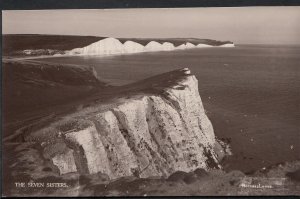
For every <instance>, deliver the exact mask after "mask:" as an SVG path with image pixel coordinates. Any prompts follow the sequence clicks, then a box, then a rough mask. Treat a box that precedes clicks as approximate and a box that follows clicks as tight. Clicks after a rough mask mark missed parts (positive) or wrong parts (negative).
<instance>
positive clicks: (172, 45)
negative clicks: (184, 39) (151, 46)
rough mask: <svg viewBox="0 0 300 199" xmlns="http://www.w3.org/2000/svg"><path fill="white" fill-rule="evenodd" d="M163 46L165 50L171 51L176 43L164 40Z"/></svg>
mask: <svg viewBox="0 0 300 199" xmlns="http://www.w3.org/2000/svg"><path fill="white" fill-rule="evenodd" d="M162 48H163V50H164V51H169V50H174V49H175V47H174V44H172V43H170V42H164V43H163V44H162Z"/></svg>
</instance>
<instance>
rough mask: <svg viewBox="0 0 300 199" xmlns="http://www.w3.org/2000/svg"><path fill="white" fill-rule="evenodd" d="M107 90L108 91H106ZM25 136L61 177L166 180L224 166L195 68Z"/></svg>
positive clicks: (125, 91) (158, 79)
mask: <svg viewBox="0 0 300 199" xmlns="http://www.w3.org/2000/svg"><path fill="white" fill-rule="evenodd" d="M108 89H109V88H108ZM117 92H118V93H120V95H119V96H116V95H112V96H113V97H111V99H110V100H107V102H99V103H95V104H93V105H91V106H89V107H86V108H83V109H81V110H78V111H77V112H75V113H72V114H68V115H65V116H62V117H60V118H59V119H57V120H56V121H55V122H53V123H51V124H49V125H47V127H44V128H42V129H39V130H37V131H34V132H32V133H30V134H28V135H26V136H25V141H29V142H32V141H33V142H37V143H39V144H40V146H41V151H42V154H43V156H44V158H46V159H48V160H50V161H51V162H52V163H53V167H55V170H57V171H58V172H59V173H60V174H67V173H71V172H77V173H80V174H94V173H99V172H100V173H103V174H107V175H108V176H109V178H110V179H116V178H120V177H123V176H138V177H141V178H147V177H150V176H163V177H168V176H169V175H171V174H172V173H174V172H176V171H185V172H190V171H193V170H195V169H197V168H203V169H205V170H209V169H210V168H220V165H219V163H218V157H217V156H218V155H217V153H216V151H215V150H214V148H215V146H216V145H217V141H216V138H215V135H214V131H213V127H212V124H211V122H210V120H209V119H208V117H207V116H206V114H205V111H204V108H203V104H202V101H201V98H200V95H199V92H198V81H197V79H196V77H195V76H194V75H192V74H191V72H190V70H189V69H187V68H185V69H182V70H177V71H172V72H169V73H165V74H162V75H158V76H155V77H152V78H149V79H146V80H143V81H140V82H137V83H134V84H132V85H128V86H124V87H122V88H120V89H118V90H117Z"/></svg>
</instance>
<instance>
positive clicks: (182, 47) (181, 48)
mask: <svg viewBox="0 0 300 199" xmlns="http://www.w3.org/2000/svg"><path fill="white" fill-rule="evenodd" d="M175 49H176V50H184V49H186V45H185V44H181V45H179V46H177V47H176V48H175Z"/></svg>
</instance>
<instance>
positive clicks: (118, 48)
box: [66, 38, 234, 55]
mask: <svg viewBox="0 0 300 199" xmlns="http://www.w3.org/2000/svg"><path fill="white" fill-rule="evenodd" d="M203 47H213V46H211V45H207V44H197V45H195V44H192V43H190V42H186V43H184V44H181V45H179V46H177V47H175V46H174V44H172V43H170V42H164V43H162V44H161V43H159V42H157V41H150V42H149V43H147V44H146V45H145V46H143V45H141V44H139V43H137V42H134V41H130V40H128V41H126V42H125V43H124V44H122V43H121V42H120V41H119V40H118V39H115V38H105V39H102V40H100V41H97V42H95V43H92V44H90V45H88V46H86V47H83V48H75V49H72V50H70V51H66V54H67V55H115V54H128V53H140V52H155V51H172V50H184V49H191V48H203ZM220 47H234V44H224V45H221V46H220Z"/></svg>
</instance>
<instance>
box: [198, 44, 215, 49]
mask: <svg viewBox="0 0 300 199" xmlns="http://www.w3.org/2000/svg"><path fill="white" fill-rule="evenodd" d="M196 47H197V48H207V47H212V46H211V45H207V44H198V45H197V46H196Z"/></svg>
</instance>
